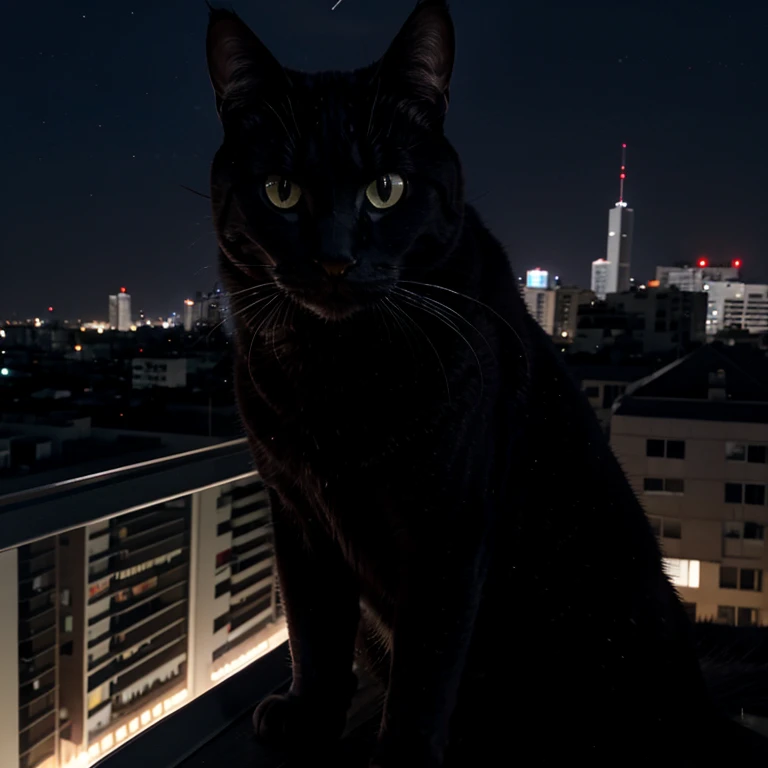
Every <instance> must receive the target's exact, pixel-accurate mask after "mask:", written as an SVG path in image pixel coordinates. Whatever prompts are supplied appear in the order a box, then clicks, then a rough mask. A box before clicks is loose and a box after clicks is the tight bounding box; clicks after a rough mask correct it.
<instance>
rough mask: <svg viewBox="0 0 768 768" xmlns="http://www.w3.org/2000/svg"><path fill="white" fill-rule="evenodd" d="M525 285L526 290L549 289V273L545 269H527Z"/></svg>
mask: <svg viewBox="0 0 768 768" xmlns="http://www.w3.org/2000/svg"><path fill="white" fill-rule="evenodd" d="M525 285H526V287H527V288H549V272H547V270H546V269H540V268H539V267H536V269H529V270H528V271H527V272H526V273H525Z"/></svg>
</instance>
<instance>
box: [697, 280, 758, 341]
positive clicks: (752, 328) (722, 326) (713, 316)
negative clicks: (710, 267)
mask: <svg viewBox="0 0 768 768" xmlns="http://www.w3.org/2000/svg"><path fill="white" fill-rule="evenodd" d="M703 289H704V293H706V295H707V335H708V336H714V335H715V334H717V333H718V332H720V331H723V330H728V329H736V330H744V331H749V332H750V333H766V332H768V285H757V284H753V283H735V282H709V283H704V285H703Z"/></svg>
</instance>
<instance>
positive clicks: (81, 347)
mask: <svg viewBox="0 0 768 768" xmlns="http://www.w3.org/2000/svg"><path fill="white" fill-rule="evenodd" d="M82 351H83V345H82V344H75V352H82Z"/></svg>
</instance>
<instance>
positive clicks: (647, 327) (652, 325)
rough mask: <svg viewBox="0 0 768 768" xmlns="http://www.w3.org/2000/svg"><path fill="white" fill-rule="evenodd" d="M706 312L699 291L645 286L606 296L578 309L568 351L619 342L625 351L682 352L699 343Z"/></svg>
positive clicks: (702, 295)
mask: <svg viewBox="0 0 768 768" xmlns="http://www.w3.org/2000/svg"><path fill="white" fill-rule="evenodd" d="M706 313H707V297H706V294H705V293H689V292H686V291H678V290H676V289H672V290H662V289H661V288H648V289H633V290H631V291H627V292H626V293H616V294H608V296H607V297H606V301H605V302H600V303H598V304H596V305H594V306H592V305H582V306H581V307H580V308H579V316H578V321H577V329H576V336H575V339H574V343H573V344H572V345H571V350H572V351H573V352H596V351H599V350H600V349H603V348H604V347H606V346H616V347H618V346H622V347H623V348H624V349H625V351H626V352H627V353H629V354H649V353H654V352H668V351H670V350H675V349H677V350H679V351H680V352H681V353H684V352H686V351H688V350H689V349H690V347H691V346H692V345H695V344H698V343H703V342H704V341H705V339H706V336H705V327H706V325H705V322H706Z"/></svg>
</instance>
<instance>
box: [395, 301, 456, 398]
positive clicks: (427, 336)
mask: <svg viewBox="0 0 768 768" xmlns="http://www.w3.org/2000/svg"><path fill="white" fill-rule="evenodd" d="M384 301H388V302H390V303H391V304H392V306H393V307H394V308H395V309H396V310H397V311H398V312H401V313H402V314H403V315H405V317H407V318H408V320H410V322H411V323H413V325H415V326H416V328H418V330H419V331H421V334H422V336H424V338H425V339H426V340H427V344H429V346H430V347H432V351H433V352H434V353H435V357H436V358H437V363H438V365H439V366H440V370H441V371H442V372H443V379H445V390H446V392H447V394H448V404H449V405H450V404H451V385H450V384H449V383H448V374H447V373H446V372H445V366H444V365H443V360H442V358H441V357H440V353H439V352H438V351H437V347H436V346H435V345H434V344H433V343H432V339H430V338H429V335H428V334H427V332H426V331H425V330H424V329H423V328H422V327H421V326H420V325H419V324H418V323H417V322H416V320H414V319H413V318H412V317H411V316H410V315H409V314H408V313H407V312H406V311H405V310H404V309H403V308H402V307H401V306H399V305H398V304H397V302H396V301H395V300H394V299H390V298H389V297H386V298H385V299H384Z"/></svg>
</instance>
